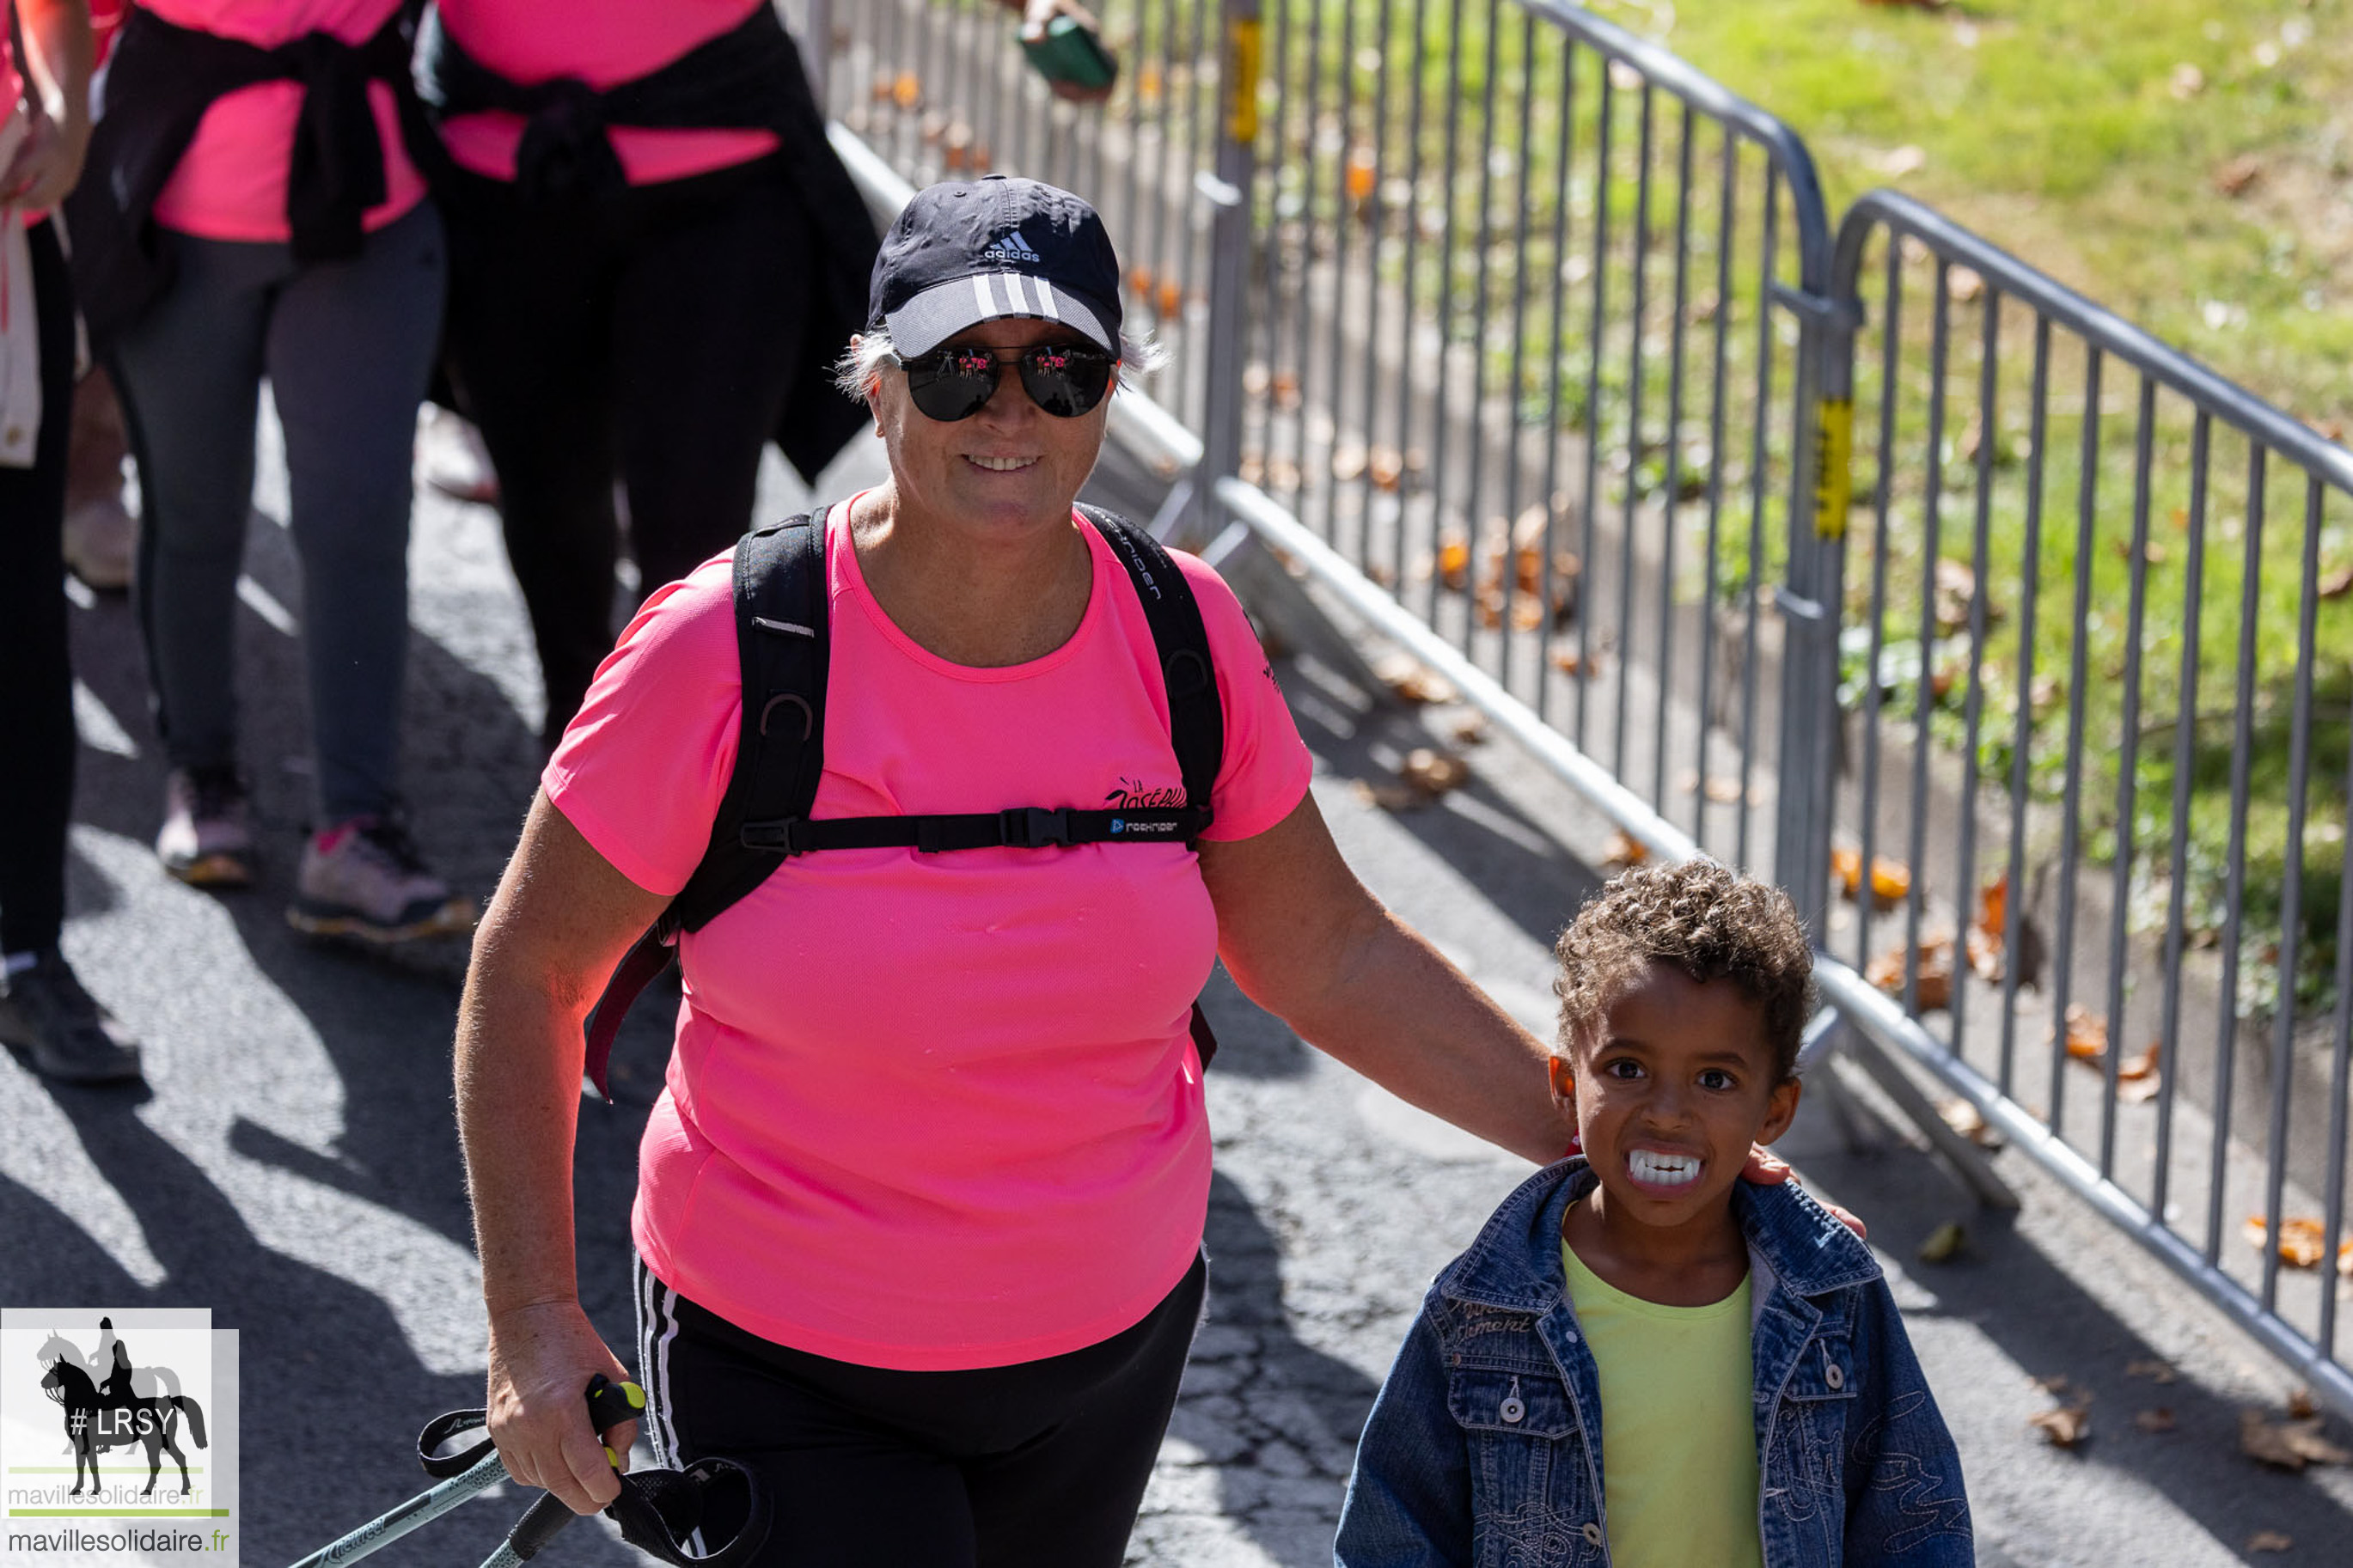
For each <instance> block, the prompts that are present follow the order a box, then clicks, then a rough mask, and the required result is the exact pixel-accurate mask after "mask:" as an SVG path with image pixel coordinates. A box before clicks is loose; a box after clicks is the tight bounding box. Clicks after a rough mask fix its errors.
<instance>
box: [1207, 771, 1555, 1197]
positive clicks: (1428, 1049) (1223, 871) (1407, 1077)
mask: <svg viewBox="0 0 2353 1568" xmlns="http://www.w3.org/2000/svg"><path fill="white" fill-rule="evenodd" d="M1200 853H1201V876H1202V879H1203V880H1205V881H1206V882H1207V883H1208V888H1209V898H1210V900H1211V902H1213V903H1214V904H1215V905H1216V906H1217V911H1218V948H1219V956H1221V957H1222V958H1223V959H1224V960H1225V963H1226V968H1227V969H1228V971H1229V972H1230V973H1232V975H1233V977H1234V980H1235V982H1236V983H1237V984H1240V986H1241V988H1242V990H1243V991H1244V992H1245V993H1246V994H1249V996H1250V998H1251V1000H1253V1001H1255V1002H1257V1003H1258V1004H1259V1005H1261V1006H1262V1007H1264V1008H1266V1009H1267V1010H1268V1011H1269V1012H1271V1013H1273V1014H1275V1015H1277V1016H1280V1017H1281V1018H1282V1020H1283V1021H1284V1022H1285V1023H1288V1024H1289V1025H1290V1026H1292V1027H1293V1028H1294V1029H1296V1030H1297V1031H1299V1035H1300V1037H1301V1038H1303V1039H1304V1040H1306V1041H1307V1042H1308V1043H1309V1044H1310V1045H1313V1046H1315V1047H1320V1048H1321V1049H1323V1050H1325V1051H1328V1052H1330V1053H1331V1054H1332V1055H1333V1056H1335V1057H1336V1058H1339V1059H1340V1060H1341V1061H1344V1062H1345V1063H1347V1064H1348V1066H1350V1067H1352V1068H1356V1070H1357V1071H1358V1072H1360V1073H1363V1074H1364V1075H1365V1076H1366V1078H1369V1079H1373V1081H1375V1082H1376V1083H1378V1084H1380V1085H1381V1086H1382V1087H1384V1088H1386V1089H1388V1090H1390V1091H1391V1092H1392V1093H1394V1094H1397V1095H1398V1096H1399V1097H1400V1098H1402V1099H1405V1100H1411V1101H1412V1102H1413V1103H1414V1104H1416V1105H1419V1106H1420V1107H1421V1108H1422V1109H1423V1110H1428V1111H1430V1112H1432V1113H1433V1114H1435V1115H1438V1116H1442V1117H1444V1118H1445V1119H1446V1120H1447V1121H1451V1122H1453V1123H1454V1124H1455V1125H1456V1126H1458V1127H1461V1128H1465V1129H1467V1130H1468V1131H1472V1132H1475V1133H1477V1134H1479V1135H1480V1136H1481V1137H1482V1138H1485V1139H1487V1140H1489V1141H1490V1142H1494V1143H1499V1144H1501V1145H1503V1146H1504V1148H1506V1149H1509V1150H1511V1151H1512V1152H1514V1153H1517V1154H1521V1155H1524V1156H1525V1157H1526V1158H1528V1159H1531V1160H1535V1161H1537V1162H1539V1163H1543V1162H1546V1161H1552V1160H1556V1159H1558V1158H1560V1155H1561V1152H1562V1151H1563V1150H1564V1149H1565V1148H1567V1144H1568V1137H1569V1131H1570V1129H1569V1128H1568V1127H1567V1125H1566V1124H1565V1123H1564V1122H1563V1121H1562V1120H1561V1117H1560V1115H1559V1113H1558V1112H1557V1111H1556V1110H1554V1109H1553V1103H1552V1094H1551V1089H1550V1088H1549V1086H1548V1084H1547V1082H1546V1076H1545V1058H1546V1054H1547V1053H1546V1050H1545V1047H1544V1046H1543V1045H1542V1044H1541V1043H1540V1042H1539V1041H1538V1040H1537V1039H1536V1038H1535V1036H1533V1035H1531V1034H1529V1033H1528V1032H1527V1030H1525V1029H1524V1028H1522V1027H1521V1026H1519V1025H1518V1024H1516V1023H1514V1021H1513V1020H1512V1018H1511V1016H1509V1015H1508V1014H1506V1013H1504V1010H1503V1009H1502V1008H1500V1007H1498V1006H1496V1005H1495V1004H1494V1003H1493V1001H1491V1000H1490V999H1489V998H1488V997H1487V995H1486V994H1485V993H1483V992H1482V991H1481V990H1480V989H1479V988H1478V987H1477V986H1475V985H1473V984H1471V982H1470V981H1469V980H1468V979H1466V978H1465V977H1464V976H1463V974H1462V972H1461V970H1458V969H1456V968H1455V967H1454V966H1453V965H1452V964H1451V963H1448V962H1447V961H1446V960H1445V959H1444V958H1443V957H1441V956H1440V954H1439V952H1438V951H1437V949H1435V948H1433V947H1431V946H1430V943H1429V942H1426V941H1425V940H1423V939H1422V937H1421V936H1420V935H1419V933H1418V932H1416V931H1414V930H1413V929H1412V928H1411V927H1410V926H1408V925H1407V924H1406V923H1405V922H1404V921H1400V920H1398V918H1397V917H1396V916H1395V915H1393V914H1391V913H1389V911H1388V910H1387V909H1385V908H1383V907H1382V905H1381V902H1380V900H1377V899H1376V898H1374V897H1373V895H1372V894H1371V893H1370V892H1369V891H1367V890H1366V888H1365V886H1364V884H1363V883H1361V882H1359V881H1357V880H1356V875H1355V873H1353V872H1351V871H1350V870H1349V869H1348V867H1347V863H1346V862H1345V861H1344V860H1342V859H1341V858H1340V851H1339V849H1338V847H1336V846H1335V845H1334V844H1333V842H1332V835H1331V832H1330V830H1329V829H1327V828H1326V827H1325V826H1324V817H1323V814H1322V813H1321V812H1319V811H1318V810H1317V809H1316V807H1315V800H1314V796H1313V795H1308V796H1305V797H1303V798H1302V799H1301V801H1300V803H1299V805H1297V806H1296V807H1295V808H1294V809H1293V811H1292V813H1291V815H1290V816H1286V817H1284V818H1283V819H1282V822H1280V823H1278V824H1276V825H1275V826H1273V827H1271V828H1269V829H1268V830H1267V831H1266V832H1264V833H1261V834H1260V835H1258V836H1257V837H1254V838H1243V839H1236V840H1231V841H1227V842H1219V841H1213V840H1211V841H1204V842H1203V843H1202V845H1201V847H1200Z"/></svg>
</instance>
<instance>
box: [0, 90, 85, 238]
mask: <svg viewBox="0 0 2353 1568" xmlns="http://www.w3.org/2000/svg"><path fill="white" fill-rule="evenodd" d="M24 115H25V139H24V140H23V141H22V142H18V143H16V156H14V157H12V158H10V159H9V160H8V166H7V168H6V169H5V170H0V202H5V203H6V204H7V205H10V206H17V207H23V208H24V209H25V210H26V211H27V212H47V210H48V209H49V208H51V207H54V206H56V205H58V203H59V202H61V201H63V200H65V198H66V193H67V192H68V191H70V190H72V189H73V188H74V182H75V181H76V180H79V178H81V162H82V157H83V155H84V154H85V153H88V152H89V150H90V122H89V121H87V120H86V119H83V118H81V117H80V116H72V117H70V118H69V120H68V121H65V122H62V123H61V122H60V121H56V120H53V119H51V118H50V117H49V116H48V115H47V113H46V112H44V111H43V110H40V109H39V108H37V107H36V106H35V105H33V104H32V103H30V102H29V101H28V102H27V103H26V105H25V109H24Z"/></svg>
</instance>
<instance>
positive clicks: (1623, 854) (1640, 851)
mask: <svg viewBox="0 0 2353 1568" xmlns="http://www.w3.org/2000/svg"><path fill="white" fill-rule="evenodd" d="M1649 858H1651V851H1650V849H1649V847H1647V846H1645V845H1644V844H1643V843H1642V841H1641V839H1639V838H1636V837H1632V836H1630V835H1629V834H1624V833H1613V834H1611V835H1610V836H1609V847H1606V848H1605V849H1603V850H1602V852H1601V863H1602V864H1603V865H1604V866H1626V867H1633V866H1639V865H1641V863H1642V862H1643V861H1645V860H1648V859H1649Z"/></svg>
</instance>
